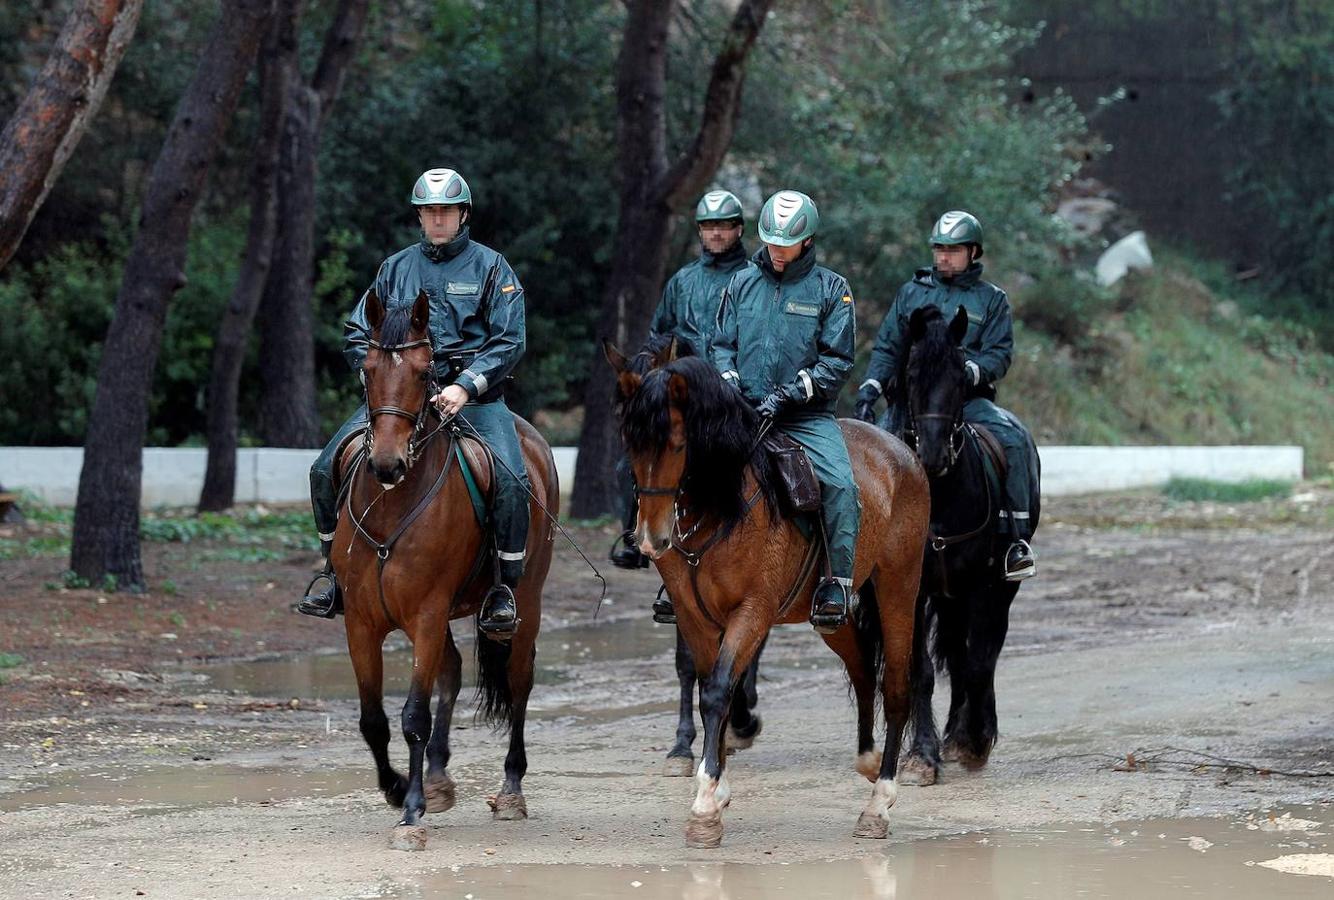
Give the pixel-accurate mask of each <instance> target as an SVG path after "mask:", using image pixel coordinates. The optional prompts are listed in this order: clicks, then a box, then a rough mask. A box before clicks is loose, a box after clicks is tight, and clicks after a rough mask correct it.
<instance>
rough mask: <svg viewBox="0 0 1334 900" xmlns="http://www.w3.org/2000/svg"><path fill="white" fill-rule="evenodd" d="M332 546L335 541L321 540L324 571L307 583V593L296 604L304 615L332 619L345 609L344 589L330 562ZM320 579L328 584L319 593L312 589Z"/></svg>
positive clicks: (298, 610) (297, 609) (297, 608)
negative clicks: (340, 585) (313, 591)
mask: <svg viewBox="0 0 1334 900" xmlns="http://www.w3.org/2000/svg"><path fill="white" fill-rule="evenodd" d="M331 547H333V541H320V553H322V554H323V555H324V571H322V572H320V574H318V575H316V576H315V577H314V578H312V579H311V580H310V584H308V585H306V595H305V596H304V597H302V598H301V602H299V603H297V605H296V611H297V612H299V613H302V614H303V615H307V616H316V617H318V618H321V619H332V618H333V617H334V616H337V615H339V614H340V613H342V611H343V589H342V588H340V587H339V586H338V578H337V576H335V575H334V570H333V566H332V565H330V564H329V550H330V548H331ZM319 581H327V582H328V585H327V586H326V587H325V589H324V590H322V591H320V592H319V593H317V594H316V593H311V589H312V588H314V587H315V584H316V582H319Z"/></svg>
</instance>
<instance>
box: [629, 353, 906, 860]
mask: <svg viewBox="0 0 1334 900" xmlns="http://www.w3.org/2000/svg"><path fill="white" fill-rule="evenodd" d="M605 350H606V353H607V359H608V361H609V362H610V363H611V364H612V366H613V368H615V369H616V371H617V373H618V382H617V385H618V390H619V393H620V396H621V398H622V403H621V434H622V437H623V438H624V440H625V443H626V447H627V449H628V450H629V453H630V462H631V467H632V469H633V472H634V476H635V481H636V483H637V485H638V488H637V490H638V494H639V517H638V522H637V532H636V534H637V537H638V538H639V541H640V547H641V549H642V550H643V551H644V552H645V553H646V554H648V555H649V556H651V557H652V558H653V560H654V564H655V565H656V566H657V569H658V572H659V574H660V575H661V576H662V579H663V582H664V583H665V584H666V585H667V590H668V592H669V593H670V595H671V597H672V598H673V601H674V603H675V607H676V615H677V626H678V628H679V629H680V632H681V634H682V636H683V637H684V639H685V641H686V643H687V644H688V645H689V647H690V650H691V652H692V654H693V655H694V658H695V665H696V672H697V673H698V676H699V679H700V685H701V687H700V712H701V715H702V717H703V721H704V747H703V758H702V761H701V763H700V766H699V770H698V772H697V774H696V788H697V789H696V795H695V799H694V803H693V804H692V806H691V811H690V818H689V820H688V823H687V826H686V843H687V845H688V846H692V847H717V846H718V845H719V843H720V842H721V840H722V832H723V826H722V811H723V809H724V808H725V807H726V806H727V805H728V803H729V802H730V799H731V788H730V786H729V785H728V782H727V777H726V773H725V766H726V752H727V748H726V737H725V726H726V722H727V717H728V712H729V709H728V708H729V706H730V704H731V702H732V694H733V691H734V689H735V687H736V685H737V683H738V681H739V680H740V679H741V678H742V677H743V675H744V673H745V672H746V670H747V667H748V666H749V665H750V663H751V661H752V660H753V659H754V657H755V654H756V653H757V652H758V651H759V648H760V646H761V644H762V643H763V641H764V639H765V638H766V637H767V635H768V633H769V629H770V628H771V627H772V626H773V625H776V624H783V623H804V622H806V620H807V617H808V615H809V612H810V598H811V596H812V593H813V591H814V587H815V582H816V579H817V577H818V568H817V567H815V566H812V565H810V564H809V563H810V559H813V557H808V555H807V550H808V548H809V546H810V542H809V540H808V539H807V538H806V537H805V536H804V534H803V532H802V530H801V529H800V528H799V527H798V526H797V524H796V523H794V522H793V521H791V520H789V519H787V518H785V517H783V516H782V515H781V514H780V513H779V510H778V501H777V495H776V477H777V476H776V475H775V473H774V472H773V470H772V468H771V465H770V463H769V461H768V458H767V456H766V454H764V453H756V452H755V450H756V436H757V433H758V430H759V427H760V417H759V416H758V414H757V413H755V411H754V410H752V409H751V407H750V406H749V404H748V403H746V401H745V399H744V398H743V397H742V395H741V394H740V392H738V391H737V390H736V389H735V388H733V387H731V386H729V385H727V384H725V383H724V382H723V381H722V379H721V378H720V377H719V375H718V372H717V371H716V370H715V369H714V368H713V366H711V365H710V364H708V363H707V362H705V361H704V360H701V359H698V358H695V357H685V358H682V359H677V360H674V361H672V362H670V363H668V364H667V365H666V366H664V367H662V368H658V369H654V370H652V371H650V372H648V373H647V374H639V373H637V372H635V371H633V370H632V369H631V368H630V366H629V364H628V361H627V360H626V358H625V356H624V355H623V354H621V353H620V352H619V351H618V350H616V349H615V348H614V347H611V346H610V345H606V346H605ZM839 425H840V427H841V428H842V430H843V435H844V438H845V440H846V441H847V445H848V453H849V456H850V457H851V460H852V466H853V469H854V475H855V478H856V481H857V485H858V489H859V491H860V496H861V505H862V522H861V531H860V535H859V537H858V541H857V548H856V570H855V573H854V579H853V582H854V587H855V588H856V589H857V593H858V597H859V602H858V603H857V604H856V606H857V608H856V611H855V612H854V614H853V615H852V616H851V617H850V620H849V623H848V624H846V625H844V626H843V627H842V628H839V629H838V630H837V631H835V632H833V633H832V634H829V635H825V636H823V638H824V641H825V643H826V644H828V645H829V647H830V648H831V649H832V650H833V651H834V652H835V653H836V654H838V656H839V658H840V659H841V660H842V661H843V663H844V665H845V667H846V669H847V674H848V678H849V681H850V682H851V686H852V693H853V695H854V697H855V700H856V706H857V757H856V761H855V769H856V771H857V772H858V773H860V774H861V775H862V776H864V777H865V778H867V780H869V781H871V782H872V783H873V784H874V788H873V789H872V792H871V799H870V801H869V802H868V803H867V805H866V807H865V809H864V810H863V811H862V813H861V815H860V817H859V818H858V820H857V826H856V830H855V832H854V834H855V835H856V836H858V837H868V838H884V837H885V836H886V835H887V834H888V833H889V808H890V807H891V806H892V805H893V803H894V801H895V799H896V797H897V790H898V789H897V782H896V774H897V771H896V770H897V765H898V755H899V747H900V743H901V741H902V736H903V730H904V726H905V725H906V723H907V721H908V716H909V667H910V661H911V652H912V642H913V616H914V603H915V600H916V596H917V590H918V582H919V579H920V575H921V566H922V546H923V544H924V543H925V540H926V533H927V525H928V518H929V494H928V490H927V481H926V475H925V473H924V472H923V470H922V467H921V464H920V463H919V462H918V461H917V458H916V457H915V456H914V455H913V453H912V451H910V450H909V449H908V448H907V447H906V446H904V444H903V443H902V442H901V441H899V440H898V439H897V438H894V437H893V436H891V435H889V434H887V433H885V432H883V431H880V430H879V429H877V428H875V427H873V426H870V425H866V424H863V423H861V422H855V421H850V420H842V421H840V423H839ZM877 690H878V691H879V693H880V696H881V698H882V701H883V705H884V714H885V720H886V725H887V730H886V735H885V743H884V749H883V751H876V749H875V741H874V737H875V735H874V731H875V702H876V693H877Z"/></svg>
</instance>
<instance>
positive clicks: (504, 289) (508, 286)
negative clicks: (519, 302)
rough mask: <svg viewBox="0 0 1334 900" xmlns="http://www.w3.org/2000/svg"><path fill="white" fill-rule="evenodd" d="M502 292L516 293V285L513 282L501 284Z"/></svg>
mask: <svg viewBox="0 0 1334 900" xmlns="http://www.w3.org/2000/svg"><path fill="white" fill-rule="evenodd" d="M500 292H501V293H502V294H512V293H514V285H512V284H506V285H503V286H501V288H500Z"/></svg>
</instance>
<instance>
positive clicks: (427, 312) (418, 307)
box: [412, 290, 431, 332]
mask: <svg viewBox="0 0 1334 900" xmlns="http://www.w3.org/2000/svg"><path fill="white" fill-rule="evenodd" d="M430 320H431V298H430V297H429V296H427V294H426V291H425V290H421V291H418V292H417V300H416V302H414V303H413V304H412V330H413V331H414V332H416V331H425V330H426V323H427V322H429V321H430Z"/></svg>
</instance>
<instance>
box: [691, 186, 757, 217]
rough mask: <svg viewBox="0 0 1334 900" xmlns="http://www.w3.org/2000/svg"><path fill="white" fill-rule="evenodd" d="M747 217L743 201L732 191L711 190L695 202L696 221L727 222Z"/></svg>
mask: <svg viewBox="0 0 1334 900" xmlns="http://www.w3.org/2000/svg"><path fill="white" fill-rule="evenodd" d="M732 219H742V220H744V219H745V214H744V213H743V212H742V211H741V201H740V200H739V199H737V195H736V194H734V193H732V192H731V191H709V192H708V193H707V194H705V195H704V196H703V197H700V198H699V203H697V204H695V221H696V222H726V221H730V220H732Z"/></svg>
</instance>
